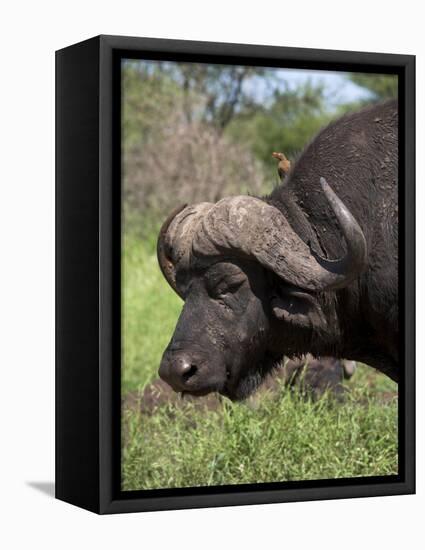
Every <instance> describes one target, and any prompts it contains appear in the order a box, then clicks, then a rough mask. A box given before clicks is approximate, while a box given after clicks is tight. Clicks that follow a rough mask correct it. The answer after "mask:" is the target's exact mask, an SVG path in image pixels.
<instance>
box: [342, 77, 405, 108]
mask: <svg viewBox="0 0 425 550" xmlns="http://www.w3.org/2000/svg"><path fill="white" fill-rule="evenodd" d="M349 78H350V80H351V81H352V82H354V83H355V84H357V85H358V86H360V87H361V88H366V89H367V90H368V91H369V92H370V95H371V101H374V102H375V101H382V100H384V99H391V98H394V97H397V93H398V91H397V87H398V78H397V76H395V75H386V74H366V73H351V74H350V75H349Z"/></svg>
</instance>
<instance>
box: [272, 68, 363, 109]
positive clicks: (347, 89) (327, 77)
mask: <svg viewBox="0 0 425 550" xmlns="http://www.w3.org/2000/svg"><path fill="white" fill-rule="evenodd" d="M276 74H277V75H278V77H279V78H282V79H284V80H285V81H286V82H287V83H288V85H289V86H290V87H294V88H296V87H297V86H299V85H300V84H303V83H306V82H308V81H310V82H311V83H312V84H313V85H318V84H323V85H324V87H325V90H326V95H327V96H328V97H329V101H330V103H331V104H334V105H338V104H339V103H346V102H350V101H356V100H359V99H367V98H368V97H370V94H369V92H367V90H365V89H364V88H361V87H360V86H357V84H354V82H351V81H350V80H348V79H347V77H346V73H342V72H334V71H310V70H299V69H278V70H277V71H276Z"/></svg>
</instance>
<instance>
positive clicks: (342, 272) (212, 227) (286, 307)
mask: <svg viewBox="0 0 425 550" xmlns="http://www.w3.org/2000/svg"><path fill="white" fill-rule="evenodd" d="M397 176H398V115H397V102H396V101H388V102H385V103H383V104H380V105H375V106H372V107H368V108H366V109H363V110H361V111H359V112H357V113H352V114H349V115H345V116H344V117H342V118H340V119H339V120H337V121H335V122H333V123H332V124H330V125H329V126H327V127H326V128H324V129H323V130H322V131H321V132H320V133H319V134H318V135H317V136H316V137H315V139H313V141H312V142H311V143H310V144H309V145H308V146H307V147H306V148H305V150H304V151H303V153H302V154H301V155H300V157H299V158H298V160H297V161H296V162H295V163H291V167H290V169H289V173H287V174H286V175H285V179H284V182H283V184H281V185H279V187H277V188H275V190H274V191H273V192H272V193H271V194H270V195H269V196H266V197H263V198H257V197H253V196H236V197H228V198H224V199H222V200H220V201H218V202H217V203H215V204H213V203H200V204H196V205H190V206H187V205H184V206H183V207H180V208H178V209H177V210H175V211H174V212H173V213H172V214H171V215H170V217H169V218H168V219H167V220H166V222H165V223H164V225H163V227H162V229H161V232H160V235H159V239H158V259H159V264H160V267H161V270H162V272H163V274H164V276H165V278H166V279H167V281H168V282H169V284H170V285H171V287H172V288H173V289H174V290H175V291H176V292H177V293H178V294H179V295H180V296H181V297H182V298H183V300H184V302H185V303H184V307H183V310H182V312H181V315H180V318H179V320H178V323H177V326H176V328H175V331H174V334H173V337H172V338H171V342H170V343H169V345H168V347H167V349H166V350H165V352H164V355H163V358H162V361H161V366H160V369H159V374H160V376H161V378H163V379H164V380H165V381H166V382H168V383H169V384H170V385H171V386H172V387H173V388H174V390H176V391H179V392H188V393H190V394H193V395H205V394H207V393H209V392H211V391H217V392H219V393H221V394H223V395H226V396H228V397H229V398H231V399H234V400H237V399H243V398H245V397H247V396H248V395H249V394H251V393H252V392H253V391H254V390H255V389H256V388H257V387H258V385H259V384H260V382H261V380H262V379H263V378H264V377H265V375H266V374H267V373H268V372H270V371H271V370H272V369H273V367H274V366H275V365H276V364H278V363H279V362H280V361H281V359H282V357H283V356H284V355H286V356H289V357H299V356H302V355H303V354H306V353H308V352H310V353H311V354H312V355H313V356H315V357H321V356H332V357H344V358H346V359H351V360H355V361H361V362H365V363H367V364H369V365H371V366H373V367H375V368H376V369H378V370H380V371H382V372H384V373H385V374H387V375H388V376H390V377H391V378H392V379H393V380H395V381H397V380H398V375H399V370H398V227H397V225H398V211H397V208H398V204H397Z"/></svg>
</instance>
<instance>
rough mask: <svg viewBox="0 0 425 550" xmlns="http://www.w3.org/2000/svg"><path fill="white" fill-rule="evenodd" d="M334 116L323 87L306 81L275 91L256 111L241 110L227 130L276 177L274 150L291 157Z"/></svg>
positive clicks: (270, 175)
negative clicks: (268, 102)
mask: <svg viewBox="0 0 425 550" xmlns="http://www.w3.org/2000/svg"><path fill="white" fill-rule="evenodd" d="M331 118H332V115H331V114H330V113H329V112H327V110H326V108H325V95H324V90H323V88H322V87H320V86H318V87H313V86H312V85H311V83H307V84H304V85H302V86H299V87H298V88H296V89H295V90H293V89H289V88H288V89H286V90H285V91H278V90H276V91H275V93H274V94H273V98H272V101H271V104H270V105H266V106H264V107H262V108H261V109H257V111H256V112H255V113H254V114H252V113H251V112H248V113H245V112H243V111H242V112H241V113H240V114H239V115H238V116H237V117H236V118H235V120H234V121H233V123H232V124H231V125H230V126H229V130H228V133H229V134H230V135H232V137H233V139H234V140H235V141H237V142H238V143H245V144H246V145H247V146H248V147H249V149H250V150H251V151H252V152H253V153H254V155H255V156H256V157H257V158H258V159H260V160H261V161H262V162H263V165H264V166H265V167H266V168H268V172H269V174H268V175H269V177H273V176H272V174H273V175H275V173H276V166H275V164H274V162H271V160H270V157H271V153H272V152H273V151H283V152H284V153H285V155H286V156H287V157H288V158H294V156H295V155H296V154H297V153H299V152H300V151H301V149H302V148H303V147H304V146H305V144H306V143H308V142H309V141H310V140H311V139H312V138H313V136H314V135H315V134H316V133H317V132H318V131H319V130H320V128H321V127H322V126H324V125H325V124H327V123H328V122H329V121H330V120H331Z"/></svg>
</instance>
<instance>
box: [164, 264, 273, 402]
mask: <svg viewBox="0 0 425 550" xmlns="http://www.w3.org/2000/svg"><path fill="white" fill-rule="evenodd" d="M265 283H266V280H265V277H264V274H263V269H262V268H261V267H260V266H258V265H256V264H255V263H252V262H237V263H235V262H232V263H230V262H229V261H227V262H226V261H222V262H217V263H213V264H212V265H211V266H209V267H208V268H206V269H204V270H200V271H199V272H198V273H197V274H196V275H195V276H193V277H192V278H191V281H190V287H189V289H188V291H187V294H186V300H185V304H184V307H183V311H182V313H181V315H180V318H179V321H178V324H177V327H176V330H175V332H174V335H173V338H172V339H171V342H170V344H169V346H168V347H167V349H166V351H165V353H164V357H163V360H162V363H161V367H160V376H161V377H163V378H165V379H167V381H168V382H169V383H171V385H172V386H173V387H174V389H175V390H176V391H185V392H189V393H191V394H196V395H204V394H206V393H209V392H211V391H217V392H219V393H221V394H222V395H226V396H228V397H230V398H231V399H243V398H244V397H247V396H248V395H249V394H250V393H252V391H254V390H255V389H256V387H257V386H258V383H259V381H260V379H261V378H262V376H261V375H262V374H265V373H266V372H268V371H269V370H270V369H271V368H272V366H273V364H274V358H273V357H272V356H270V355H269V353H268V352H269V350H268V349H267V342H266V339H265V335H268V334H269V333H270V328H271V326H270V305H269V296H268V289H267V286H266V284H265ZM230 327H232V329H231V330H229V328H230ZM276 359H277V358H276ZM183 360H187V361H188V362H190V365H191V370H190V371H188V373H187V375H186V376H183V378H181V377H180V376H178V375H177V376H176V377H175V378H174V379H173V377H172V371H173V370H174V371H176V370H177V371H178V363H179V361H183ZM176 365H177V369H176ZM170 374H171V377H170Z"/></svg>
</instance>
